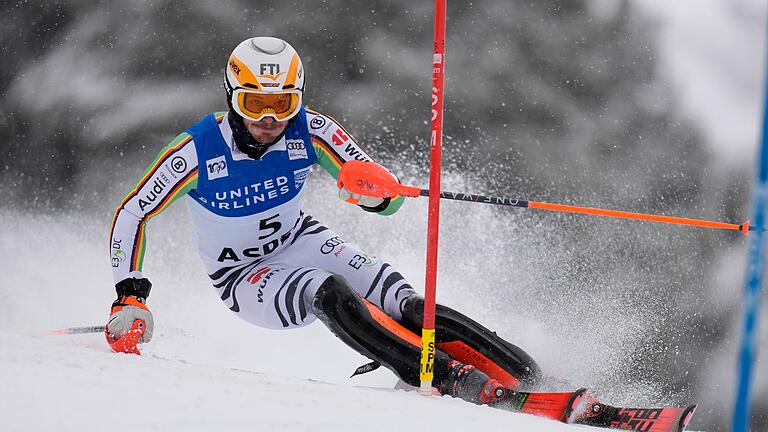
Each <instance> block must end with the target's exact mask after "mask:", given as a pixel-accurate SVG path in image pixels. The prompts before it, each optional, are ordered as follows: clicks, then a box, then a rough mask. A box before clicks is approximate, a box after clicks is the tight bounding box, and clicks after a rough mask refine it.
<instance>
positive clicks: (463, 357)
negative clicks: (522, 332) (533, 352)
mask: <svg viewBox="0 0 768 432" xmlns="http://www.w3.org/2000/svg"><path fill="white" fill-rule="evenodd" d="M423 320H424V299H423V298H421V297H419V296H415V295H414V296H412V297H411V298H409V299H408V300H406V302H405V305H404V307H403V320H402V323H403V325H404V326H405V327H406V328H408V329H410V330H412V331H417V330H418V329H421V327H422V323H423ZM435 330H436V333H435V338H436V342H437V348H438V349H439V350H440V351H443V352H445V353H446V354H448V355H449V356H450V357H452V358H454V359H456V360H458V361H460V362H462V363H466V364H470V365H474V366H475V367H477V368H478V369H480V370H481V371H483V372H485V374H487V375H488V376H490V377H491V378H493V379H495V380H497V381H499V382H500V383H501V384H502V385H503V386H504V387H506V388H510V389H515V388H519V386H520V385H521V384H522V385H523V387H527V388H530V387H533V386H534V385H535V384H536V382H537V380H538V379H539V377H540V374H541V372H540V369H539V366H538V365H537V364H536V362H535V361H534V360H533V359H532V358H531V356H529V355H528V354H527V353H526V352H525V351H523V350H522V349H521V348H519V347H517V346H515V345H513V344H511V343H509V342H507V341H505V340H504V339H502V338H500V337H499V336H498V335H497V334H496V333H495V332H492V331H490V330H488V329H487V328H485V327H483V326H482V325H480V324H478V323H477V322H475V321H474V320H472V319H470V318H469V317H467V316H465V315H463V314H461V313H459V312H457V311H455V310H453V309H451V308H448V307H445V306H442V305H437V306H436V310H435Z"/></svg>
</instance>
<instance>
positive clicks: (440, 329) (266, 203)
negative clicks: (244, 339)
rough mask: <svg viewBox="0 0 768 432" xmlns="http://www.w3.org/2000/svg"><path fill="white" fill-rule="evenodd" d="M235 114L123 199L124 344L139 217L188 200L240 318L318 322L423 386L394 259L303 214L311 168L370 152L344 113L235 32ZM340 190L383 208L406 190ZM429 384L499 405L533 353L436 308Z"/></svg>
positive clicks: (114, 328) (192, 131)
mask: <svg viewBox="0 0 768 432" xmlns="http://www.w3.org/2000/svg"><path fill="white" fill-rule="evenodd" d="M224 84H225V90H226V93H227V102H228V106H229V111H227V112H219V113H213V114H209V115H207V116H205V117H203V118H202V119H201V120H200V121H199V122H197V123H196V124H194V125H192V126H190V127H189V128H188V129H187V130H185V131H184V132H182V133H181V134H179V135H178V136H177V137H176V138H175V139H174V140H173V141H172V142H171V143H170V144H168V145H167V146H166V147H165V148H163V149H162V150H161V151H160V153H159V155H158V156H157V159H155V161H154V162H153V163H152V164H151V165H150V167H149V169H147V171H146V172H145V174H144V175H143V176H142V178H141V179H140V180H139V182H138V184H137V185H136V186H135V187H134V188H133V190H131V191H130V192H129V193H128V195H127V196H126V197H125V199H123V201H122V202H121V203H120V206H119V207H118V209H117V211H116V213H115V216H114V219H113V222H112V227H111V231H110V253H111V263H112V268H113V275H114V280H115V283H116V285H115V287H116V291H117V299H116V300H115V302H114V303H113V305H112V309H111V312H110V317H109V320H108V324H107V333H108V339H109V340H119V339H120V337H122V336H123V335H124V334H125V333H126V331H128V329H129V328H130V327H131V325H132V324H133V323H134V321H136V320H143V321H144V323H145V331H144V333H143V335H142V342H149V340H150V339H151V338H152V330H153V319H152V314H151V312H150V311H149V308H148V306H147V304H146V299H147V297H148V295H149V292H150V288H151V286H152V285H151V283H150V282H149V280H147V278H146V277H145V276H144V275H143V274H142V272H141V269H142V262H143V259H144V248H145V241H146V238H145V226H146V223H147V221H148V220H149V219H150V218H151V217H153V216H155V215H157V214H158V213H160V212H161V211H163V210H164V209H165V208H167V207H168V206H169V205H170V204H171V203H173V202H174V201H176V200H177V199H178V198H180V197H184V198H185V200H186V204H187V208H188V212H189V215H190V217H191V219H192V222H193V226H194V240H195V243H196V246H197V249H198V253H199V255H200V257H201V259H202V261H203V264H204V265H205V268H206V270H207V273H208V275H209V277H210V279H211V281H212V283H213V286H214V288H215V289H216V292H217V294H218V295H219V297H220V298H221V300H222V301H223V302H224V303H225V304H226V306H227V307H229V309H230V310H231V311H232V312H233V313H235V314H236V315H237V316H239V317H240V318H242V319H244V320H246V321H248V322H250V323H252V324H254V325H257V326H261V327H266V328H271V329H290V328H296V327H301V326H304V325H307V324H309V323H311V322H312V321H314V320H315V319H316V318H319V319H320V320H321V321H322V322H323V323H324V324H325V325H326V326H327V327H328V328H329V329H330V330H331V331H332V332H333V333H334V334H336V335H337V336H338V337H339V338H340V339H342V340H343V341H344V342H345V343H347V344H348V345H349V346H350V347H352V348H353V349H355V350H357V351H358V352H360V353H361V354H363V355H365V356H367V357H369V358H371V359H373V360H374V361H375V363H376V364H383V365H384V366H386V367H388V368H389V369H391V370H392V371H393V372H394V373H395V374H397V375H398V376H399V377H400V378H401V379H402V380H403V381H405V382H406V383H408V384H410V385H413V386H418V385H419V356H420V347H421V340H420V337H419V336H417V334H419V331H420V329H421V327H422V319H423V299H422V298H421V297H420V296H419V295H417V294H416V293H415V291H414V289H413V288H412V286H411V285H410V284H409V283H408V282H407V281H406V280H405V279H404V278H403V276H402V275H400V273H398V272H397V270H396V269H395V268H394V267H393V266H392V265H390V264H389V263H387V262H385V261H382V260H381V259H379V258H377V257H376V256H374V255H372V254H369V253H366V252H365V251H363V250H361V249H360V248H358V247H357V246H355V245H353V244H352V243H349V242H347V241H346V240H345V239H342V238H340V237H339V236H338V235H337V234H335V233H334V232H333V231H332V230H330V229H329V228H327V227H326V226H325V225H323V224H322V223H321V222H319V221H318V220H316V219H314V218H313V217H312V216H311V215H309V214H308V213H305V212H304V211H303V210H302V197H303V191H304V186H305V184H306V182H307V181H308V174H309V171H310V169H311V168H312V167H313V166H314V165H319V166H320V167H322V168H323V169H324V170H325V171H326V172H327V173H328V174H330V175H331V176H332V177H333V178H334V179H335V178H337V177H338V175H339V170H340V169H341V168H342V166H343V165H344V164H345V163H346V162H347V161H350V160H361V161H372V159H371V157H370V156H369V155H368V154H367V153H366V152H365V151H363V149H362V148H361V147H360V146H359V145H358V143H357V142H356V141H355V140H354V139H353V138H352V136H351V135H350V134H349V132H347V131H346V130H345V129H344V128H343V127H342V126H341V125H340V124H339V123H338V122H336V121H335V120H333V119H332V118H331V117H328V116H326V115H323V114H320V113H318V112H315V111H312V110H309V109H307V108H306V107H304V106H303V105H302V94H303V90H304V69H303V66H302V63H301V60H300V58H299V55H298V54H297V53H296V51H295V50H294V49H293V48H292V47H291V46H290V45H289V44H288V43H286V42H285V41H283V40H280V39H276V38H271V37H256V38H251V39H247V40H245V41H243V42H242V43H241V44H239V45H238V46H237V47H236V48H235V50H234V51H233V52H232V54H231V56H230V57H229V60H228V62H227V66H226V72H225V80H224ZM339 196H340V197H341V198H342V199H344V200H345V201H348V202H352V203H355V204H356V205H358V206H359V207H361V208H362V209H363V210H365V211H367V212H371V213H377V214H379V215H390V214H392V213H394V212H395V211H397V209H398V208H399V207H400V206H401V205H402V203H403V201H404V199H403V197H396V198H393V199H389V198H387V199H382V198H376V197H367V196H360V195H356V194H352V193H351V192H349V191H348V190H347V189H346V188H344V187H343V186H342V187H341V188H340V190H339ZM436 338H437V339H436V340H437V347H438V349H437V350H436V360H435V371H434V373H435V379H434V386H435V387H436V388H437V390H438V391H439V392H441V393H442V394H449V395H452V396H456V397H460V398H462V399H465V400H468V401H471V402H474V403H485V404H489V405H494V406H500V407H503V406H504V403H505V402H506V399H507V397H508V396H507V395H509V394H511V393H512V392H511V390H512V389H515V388H518V389H519V388H520V386H521V385H532V384H533V383H534V382H535V380H536V379H537V378H538V376H539V369H538V366H537V365H536V363H535V362H534V361H533V360H532V359H531V358H530V357H529V356H528V355H527V354H526V353H525V352H524V351H522V350H521V349H520V348H518V347H516V346H514V345H512V344H510V343H508V342H506V341H504V340H502V339H501V338H499V337H498V336H497V335H496V334H495V333H494V332H491V331H490V330H488V329H486V328H485V327H483V326H481V325H480V324H478V323H476V322H475V321H473V320H471V319H469V318H468V317H466V316H464V315H462V314H460V313H458V312H456V311H454V310H452V309H449V308H447V307H444V306H441V305H438V306H437V315H436Z"/></svg>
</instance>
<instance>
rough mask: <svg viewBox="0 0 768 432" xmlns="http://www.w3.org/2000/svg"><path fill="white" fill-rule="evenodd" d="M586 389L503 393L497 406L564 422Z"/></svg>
mask: <svg viewBox="0 0 768 432" xmlns="http://www.w3.org/2000/svg"><path fill="white" fill-rule="evenodd" d="M586 391H587V389H583V388H582V389H578V390H576V391H574V392H558V393H545V392H510V393H508V394H507V395H505V397H504V401H503V405H499V406H498V407H499V408H501V409H509V410H511V411H515V412H521V413H524V414H533V415H536V416H539V417H546V418H550V419H553V420H558V421H561V422H563V423H565V422H566V421H568V418H569V417H570V416H571V413H572V412H573V411H574V409H575V408H576V407H577V406H578V405H579V402H580V401H581V398H582V397H583V396H584V394H585V392H586Z"/></svg>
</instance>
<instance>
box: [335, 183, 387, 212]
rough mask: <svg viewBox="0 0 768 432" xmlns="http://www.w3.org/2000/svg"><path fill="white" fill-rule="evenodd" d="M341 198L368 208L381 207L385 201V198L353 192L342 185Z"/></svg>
mask: <svg viewBox="0 0 768 432" xmlns="http://www.w3.org/2000/svg"><path fill="white" fill-rule="evenodd" d="M339 198H341V199H342V200H344V201H346V202H348V203H351V204H357V205H359V206H360V207H368V208H376V207H379V206H380V205H381V204H382V203H383V202H384V198H377V197H372V196H365V195H360V194H356V193H352V192H350V191H349V190H348V189H347V188H345V187H344V186H342V187H341V189H339Z"/></svg>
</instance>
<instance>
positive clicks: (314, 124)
mask: <svg viewBox="0 0 768 432" xmlns="http://www.w3.org/2000/svg"><path fill="white" fill-rule="evenodd" d="M323 126H325V117H321V116H317V117H315V118H313V119H312V120H310V121H309V127H311V128H312V129H320V128H321V127H323Z"/></svg>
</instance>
